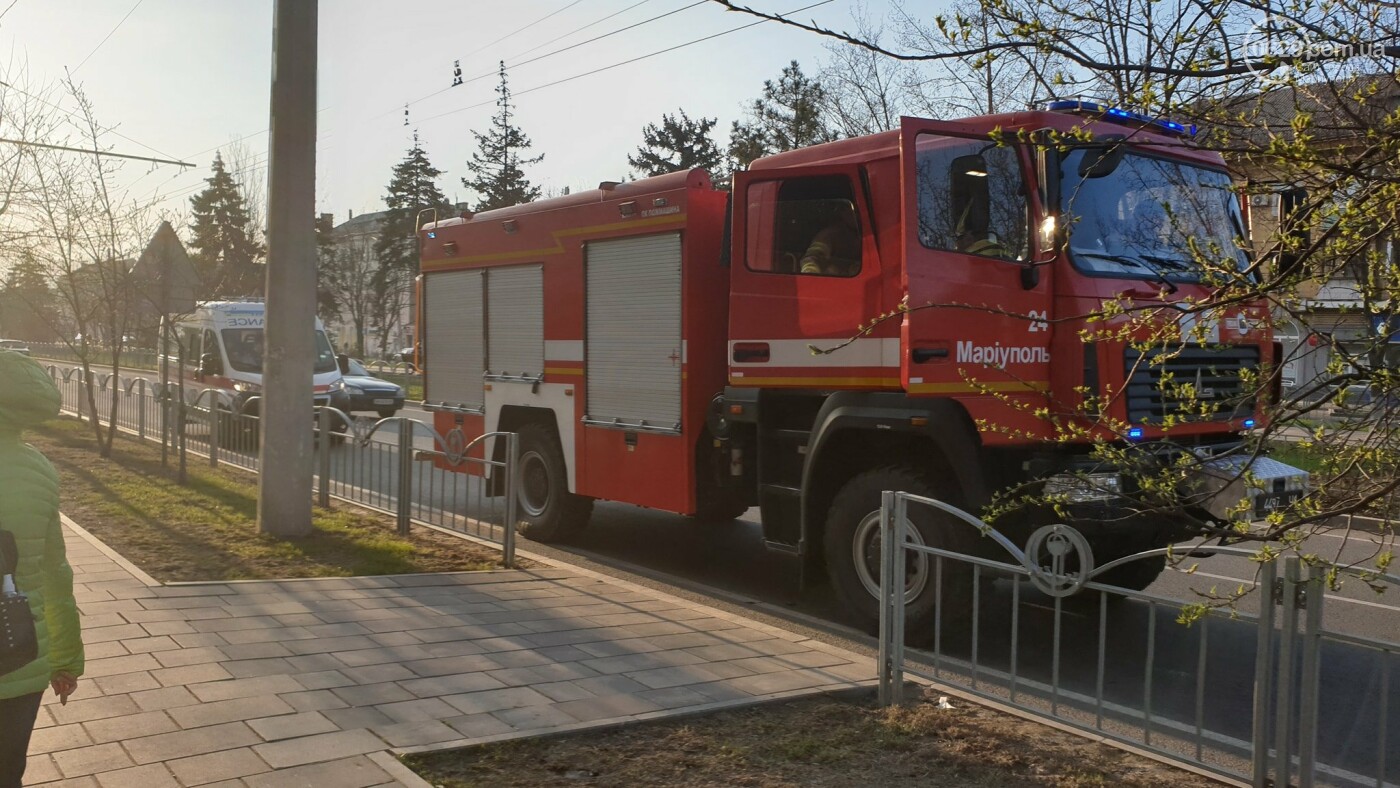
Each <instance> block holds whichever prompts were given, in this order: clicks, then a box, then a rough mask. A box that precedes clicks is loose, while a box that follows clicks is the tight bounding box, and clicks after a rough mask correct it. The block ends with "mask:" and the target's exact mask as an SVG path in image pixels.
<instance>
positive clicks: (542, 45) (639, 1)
mask: <svg viewBox="0 0 1400 788" xmlns="http://www.w3.org/2000/svg"><path fill="white" fill-rule="evenodd" d="M16 1H18V0H16ZM650 2H651V0H637V2H635V3H633V4H632V5H629V6H627V7H626V8H624V9H622V10H621V11H614V12H612V13H611V14H608V15H607V16H605V17H602V18H601V19H595V20H593V21H592V22H589V23H588V24H586V25H584V26H583V27H579V28H575V29H573V30H570V31H569V32H567V33H565V34H563V35H562V36H555V37H554V38H551V39H549V40H548V41H545V42H543V43H539V44H536V45H534V46H532V47H530V48H529V49H527V50H525V51H524V52H517V53H515V54H514V55H511V56H510V57H508V58H506V60H507V62H509V61H513V60H515V59H516V58H518V57H524V56H525V55H528V54H530V53H531V52H534V51H536V50H539V49H544V48H545V47H547V46H549V45H550V44H553V43H554V42H555V41H559V40H561V39H565V38H568V37H569V36H573V35H578V34H579V33H582V32H583V31H585V30H587V29H588V28H590V27H593V26H594V25H599V24H602V23H603V22H606V21H608V20H609V19H612V18H613V17H615V16H621V15H623V14H625V13H627V12H628V11H631V10H632V9H634V8H636V7H637V6H639V5H646V4H647V3H650Z"/></svg>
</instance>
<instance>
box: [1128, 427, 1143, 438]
mask: <svg viewBox="0 0 1400 788" xmlns="http://www.w3.org/2000/svg"><path fill="white" fill-rule="evenodd" d="M1128 440H1130V441H1140V440H1142V427H1129V428H1128Z"/></svg>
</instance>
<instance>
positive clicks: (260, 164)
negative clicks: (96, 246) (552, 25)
mask: <svg viewBox="0 0 1400 788" xmlns="http://www.w3.org/2000/svg"><path fill="white" fill-rule="evenodd" d="M578 2H582V0H575V2H572V3H569V4H567V5H565V6H564V7H562V8H559V9H557V10H556V11H554V12H552V13H550V14H547V15H545V16H544V17H541V18H540V19H537V20H535V22H532V23H531V24H530V25H526V26H525V27H523V28H520V29H518V30H516V31H513V32H512V33H508V34H506V35H505V36H502V37H501V38H499V39H497V40H496V41H494V42H492V43H493V44H494V43H499V42H500V41H502V40H505V39H506V38H509V37H510V36H512V35H514V34H515V33H518V32H520V31H521V30H524V29H527V28H528V27H530V26H531V25H534V24H538V23H539V22H542V21H544V20H545V19H548V18H549V17H550V16H553V15H554V14H557V13H559V12H561V11H564V10H566V9H567V8H570V7H572V6H573V5H577V3H578ZM643 2H648V0H642V2H638V3H635V4H633V5H631V6H628V8H626V9H623V11H627V10H630V9H632V8H636V7H637V6H639V5H642V3H643ZM705 2H707V0H698V1H697V2H694V3H690V4H688V5H685V6H682V7H681V8H677V9H673V10H672V11H668V12H666V13H664V14H659V15H657V16H654V17H650V18H648V19H645V20H642V21H641V22H636V23H633V24H631V25H628V26H626V27H623V28H619V29H617V30H614V31H611V32H609V33H604V34H603V35H600V36H595V37H593V38H590V39H588V40H586V41H582V42H579V43H577V44H571V45H569V46H567V47H562V48H560V49H558V50H553V51H551V52H548V53H545V54H544V55H540V56H538V57H535V58H531V59H529V60H527V61H523V62H521V63H518V64H516V65H517V66H519V65H525V64H527V63H534V62H538V61H540V60H543V59H545V58H548V57H553V56H554V55H557V54H559V53H561V52H566V51H569V50H571V49H576V48H578V47H580V46H583V45H585V44H589V43H593V42H595V41H599V40H601V39H604V38H607V37H609V36H612V35H616V34H617V33H621V32H625V31H627V30H631V29H634V28H636V27H639V26H641V25H644V24H647V23H649V22H653V21H656V20H658V19H663V18H665V17H668V16H671V15H674V14H677V13H680V12H681V11H685V10H688V9H690V8H694V7H695V6H697V5H702V4H704V3H705ZM832 2H834V0H820V2H816V3H811V4H809V5H805V6H802V7H801V8H797V9H794V10H792V11H789V12H787V14H786V15H791V14H798V13H802V12H804V11H810V10H811V9H813V8H819V7H821V6H824V5H828V4H830V3H832ZM617 13H622V12H621V11H619V12H617ZM616 15H617V14H612V15H610V16H609V17H604V19H607V18H611V16H616ZM601 21H604V20H603V19H600V20H597V22H601ZM767 21H768V20H766V19H758V20H755V21H753V22H748V23H745V24H742V25H738V26H736V27H732V28H729V29H728V30H722V31H720V32H717V33H711V34H710V35H707V36H701V37H699V38H695V39H691V40H690V41H686V42H684V43H681V44H676V45H674V46H670V47H665V48H663V49H658V50H656V51H654V52H649V53H647V54H645V55H638V56H637V57H633V58H628V59H626V60H622V61H619V62H617V63H612V64H610V65H606V66H600V67H598V68H594V69H590V70H588V71H584V72H582V73H579V74H574V75H572V76H568V77H563V78H561V79H556V80H553V81H551V82H546V83H544V84H542V85H535V86H534V87H530V88H526V89H524V90H520V91H514V92H513V93H512V95H513V96H524V95H528V94H530V93H534V92H536V91H539V90H544V89H546V88H551V87H555V86H557V85H562V84H565V83H568V82H573V81H574V80H578V79H582V78H584V77H589V76H593V75H594V74H600V73H603V72H605V71H611V70H612V69H616V68H621V67H622V66H626V65H630V64H632V63H637V62H640V61H643V60H647V59H649V58H653V57H657V56H659V55H664V54H667V53H670V52H675V51H677V50H680V49H684V48H686V47H690V46H694V45H696V44H701V43H704V42H706V41H711V40H714V39H716V38H720V37H722V36H727V35H730V34H732V33H737V32H740V31H742V30H747V29H749V28H751V27H756V26H758V25H761V24H764V23H765V22H767ZM597 22H593V23H590V24H589V25H586V26H585V27H590V26H592V25H593V24H597ZM583 29H584V28H579V29H578V30H575V31H573V32H574V33H577V32H580V31H581V30H583ZM572 34H573V33H570V34H566V36H561V38H562V37H567V35H572ZM554 40H558V38H556V39H554ZM546 45H547V44H546ZM487 46H490V44H488V45H487ZM541 46H545V45H541ZM483 48H484V47H483ZM536 48H537V49H538V48H539V47H536ZM495 74H496V72H495V71H492V72H490V74H483V75H481V76H478V77H472V78H471V80H469V81H476V80H478V79H481V78H484V77H486V76H493V75H495ZM450 89H451V88H444V89H443V90H439V91H437V92H435V93H431V94H428V95H427V96H424V97H423V98H420V99H415V100H414V101H412V102H409V103H410V104H414V103H417V102H420V101H423V100H425V99H427V98H431V97H432V96H435V95H438V94H440V93H443V92H446V91H447V90H450ZM495 103H496V99H488V100H485V101H481V102H478V103H475V104H470V105H467V106H465V107H458V108H456V109H451V110H447V111H446V112H440V113H438V114H436V115H430V116H428V117H427V118H423V119H421V120H418V121H416V123H427V122H429V121H433V120H438V119H441V118H444V117H447V116H449V115H455V114H458V113H461V112H466V111H468V110H472V109H477V108H479V107H485V106H489V105H492V104H495ZM319 111H321V112H323V111H325V109H324V108H323V109H322V110H319ZM393 111H394V110H389V112H393ZM384 114H388V113H381V114H380V115H376V116H374V117H373V118H370V119H371V120H372V119H375V118H379V117H383V115H384ZM267 131H268V130H267V129H263V130H261V131H255V132H252V133H250V134H246V135H244V136H242V137H238V138H237V139H234V140H232V141H231V142H228V143H224V144H225V145H231V144H235V143H238V142H241V141H243V140H246V139H250V138H252V137H256V136H258V135H261V134H266V133H267ZM326 136H330V135H329V134H327V135H324V136H323V137H321V139H324V138H325V137H326ZM220 147H223V146H222V145H215V146H213V147H210V148H207V149H205V150H203V151H200V152H199V153H196V154H192V155H191V156H189V157H187V158H196V157H198V156H202V155H204V154H206V153H209V152H210V151H213V150H217V149H219V148H220ZM265 158H266V156H265V154H259V155H257V156H255V157H254V160H253V162H251V163H250V164H249V165H248V166H246V167H244V168H241V169H240V170H236V171H230V173H231V174H234V173H243V172H251V171H253V170H257V169H265V168H266V166H267V165H266V162H259V161H258V160H259V159H265ZM185 174H188V173H178V174H176V176H174V177H173V178H171V179H170V180H174V179H175V178H178V177H180V176H181V175H185ZM168 182H169V181H167V183H168ZM162 186H163V185H162ZM160 188H162V187H157V190H156V191H159V189H160ZM201 188H204V185H203V182H201V183H200V184H196V185H194V186H191V187H189V188H186V189H182V190H181V191H178V192H174V193H172V194H169V195H165V197H164V199H167V200H168V199H176V198H179V197H183V196H184V195H186V194H191V193H193V192H195V191H198V190H199V189H201ZM155 193H156V192H151V193H150V194H148V195H147V196H148V197H149V196H153V195H154V194H155Z"/></svg>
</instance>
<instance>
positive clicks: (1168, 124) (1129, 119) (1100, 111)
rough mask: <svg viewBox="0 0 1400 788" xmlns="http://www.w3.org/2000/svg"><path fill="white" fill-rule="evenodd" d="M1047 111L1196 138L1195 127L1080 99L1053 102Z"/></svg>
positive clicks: (1048, 104) (1049, 104)
mask: <svg viewBox="0 0 1400 788" xmlns="http://www.w3.org/2000/svg"><path fill="white" fill-rule="evenodd" d="M1045 109H1047V110H1049V111H1050V112H1069V113H1073V114H1076V115H1091V116H1099V117H1102V118H1103V119H1104V120H1107V121H1111V122H1113V123H1122V124H1124V125H1128V124H1139V123H1142V124H1146V125H1148V126H1151V127H1153V128H1155V129H1156V130H1158V131H1164V132H1166V133H1168V134H1176V135H1179V136H1184V137H1194V136H1196V127H1195V125H1190V126H1188V125H1186V124H1184V123H1177V122H1176V121H1174V120H1165V119H1163V118H1153V117H1149V116H1147V115H1143V114H1140V113H1137V112H1129V111H1128V110H1126V109H1119V108H1118V107H1105V106H1102V105H1100V104H1095V103H1094V102H1092V101H1080V100H1078V99H1067V100H1059V101H1051V102H1049V103H1047V104H1046V105H1045Z"/></svg>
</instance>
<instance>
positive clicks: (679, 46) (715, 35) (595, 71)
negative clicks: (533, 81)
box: [418, 0, 833, 123]
mask: <svg viewBox="0 0 1400 788" xmlns="http://www.w3.org/2000/svg"><path fill="white" fill-rule="evenodd" d="M831 2H833V0H821V2H818V3H813V4H811V5H807V6H803V7H802V8H798V9H795V10H792V11H789V12H787V14H785V16H788V15H791V14H800V13H802V12H803V11H810V10H811V9H813V8H817V7H819V6H824V5H826V4H828V3H831ZM766 21H768V20H766V19H760V20H758V21H757V22H749V23H748V24H744V25H739V26H738V27H731V28H730V29H728V30H723V31H720V32H718V33H712V34H710V35H708V36H703V37H701V38H696V39H693V40H691V41H687V42H685V43H684V44H677V45H675V46H671V47H666V48H665V49H658V50H657V51H655V52H650V53H648V54H645V55H639V56H637V57H634V58H629V59H627V60H623V61H621V62H619V63H613V64H612V65H609V66H602V67H599V68H595V69H593V70H591V71H585V72H583V73H582V74H575V75H573V76H571V77H564V78H563V79H556V80H554V81H553V82H546V83H545V84H543V85H536V86H535V87H532V88H526V89H525V90H520V91H514V92H512V94H511V95H512V96H524V95H526V94H528V93H534V92H535V91H537V90H544V89H545V88H551V87H554V86H555V85H562V84H564V83H565V82H572V81H574V80H576V79H582V78H584V77H589V76H592V75H594V74H600V73H602V72H604V71H611V70H612V69H615V68H621V67H622V66H626V65H630V64H632V63H636V62H639V61H642V60H646V59H647V58H652V57H656V56H657V55H664V54H666V53H667V52H675V51H676V50H677V49H684V48H685V47H688V46H692V45H694V44H699V43H703V42H705V41H710V40H712V39H715V38H719V37H720V36H727V35H729V34H730V33H737V32H739V31H740V30H747V29H749V28H751V27H754V26H756V25H761V24H763V23H764V22H766ZM494 103H496V100H495V99H490V100H487V101H482V102H478V103H476V104H471V105H468V106H465V107H458V108H457V109H451V110H448V111H446V112H440V113H438V114H436V115H430V116H428V117H426V118H423V119H422V120H420V121H418V122H419V123H427V122H428V121H430V120H437V119H438V118H444V117H447V116H448V115H455V114H457V113H459V112H466V111H467V110H470V109H476V108H478V107H485V106H487V105H490V104H494Z"/></svg>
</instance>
